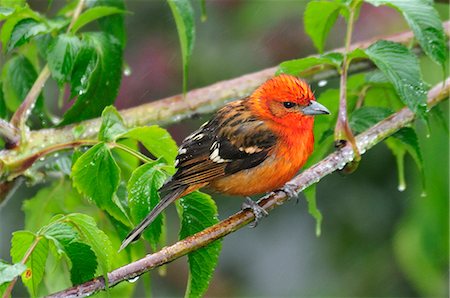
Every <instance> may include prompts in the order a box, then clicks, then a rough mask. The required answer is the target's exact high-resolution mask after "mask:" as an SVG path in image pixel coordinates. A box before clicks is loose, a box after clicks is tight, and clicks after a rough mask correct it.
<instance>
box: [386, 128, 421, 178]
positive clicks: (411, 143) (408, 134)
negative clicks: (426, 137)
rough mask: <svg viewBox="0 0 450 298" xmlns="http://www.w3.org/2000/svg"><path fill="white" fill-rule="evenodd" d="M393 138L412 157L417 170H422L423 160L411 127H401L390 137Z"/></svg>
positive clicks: (415, 135)
mask: <svg viewBox="0 0 450 298" xmlns="http://www.w3.org/2000/svg"><path fill="white" fill-rule="evenodd" d="M392 136H393V137H394V138H396V139H398V140H399V141H401V142H402V143H403V144H404V145H405V146H406V149H407V150H408V152H409V154H411V156H412V157H413V159H414V161H415V162H416V165H417V167H418V168H419V170H421V171H422V170H423V158H422V151H421V150H420V145H419V139H418V138H417V134H416V132H415V131H414V129H413V128H411V127H403V128H401V129H400V130H399V131H397V132H396V133H395V134H393V135H392Z"/></svg>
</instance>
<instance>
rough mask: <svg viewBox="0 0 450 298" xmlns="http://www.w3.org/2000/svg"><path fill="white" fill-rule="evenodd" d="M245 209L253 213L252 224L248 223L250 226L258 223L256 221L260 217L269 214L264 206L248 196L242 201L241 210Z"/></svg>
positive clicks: (252, 226)
mask: <svg viewBox="0 0 450 298" xmlns="http://www.w3.org/2000/svg"><path fill="white" fill-rule="evenodd" d="M245 209H251V210H252V212H253V214H254V215H255V220H254V221H253V223H252V224H250V227H251V228H254V227H256V226H257V225H258V221H259V220H260V219H261V218H263V217H266V216H267V215H269V213H268V212H267V211H266V210H265V209H264V208H262V207H261V206H259V205H258V204H257V203H256V202H255V201H253V200H252V199H251V198H249V197H246V198H245V200H244V202H243V203H242V210H245Z"/></svg>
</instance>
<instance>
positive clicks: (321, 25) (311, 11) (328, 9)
mask: <svg viewBox="0 0 450 298" xmlns="http://www.w3.org/2000/svg"><path fill="white" fill-rule="evenodd" d="M342 7H343V6H342V4H341V3H339V2H337V1H335V2H329V1H311V2H309V3H308V5H307V6H306V10H305V14H304V24H305V31H306V33H307V34H308V35H309V37H310V38H311V39H312V41H313V43H314V45H315V46H316V48H317V50H318V51H319V53H322V52H323V48H324V45H325V40H326V39H327V36H328V33H330V30H331V28H332V27H333V25H334V23H335V22H336V20H337V17H338V16H339V12H340V10H341V8H342Z"/></svg>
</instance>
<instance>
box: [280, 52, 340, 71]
mask: <svg viewBox="0 0 450 298" xmlns="http://www.w3.org/2000/svg"><path fill="white" fill-rule="evenodd" d="M342 60H343V56H342V54H341V53H327V54H322V55H320V56H318V57H306V58H300V59H294V60H289V61H285V62H283V63H281V64H280V66H279V69H278V73H286V74H291V75H294V76H295V75H299V74H300V73H302V72H304V71H306V70H308V69H311V68H317V67H320V68H324V67H325V66H327V65H330V66H333V67H334V68H336V69H340V67H341V64H342Z"/></svg>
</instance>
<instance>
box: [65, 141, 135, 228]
mask: <svg viewBox="0 0 450 298" xmlns="http://www.w3.org/2000/svg"><path fill="white" fill-rule="evenodd" d="M93 177H95V179H93ZM72 178H73V185H74V186H75V187H76V188H77V189H78V191H79V192H80V193H82V194H84V195H86V196H88V197H89V198H90V199H91V200H92V201H93V202H95V203H96V204H97V205H98V206H99V207H100V208H101V209H103V210H105V211H107V212H108V213H109V214H111V215H112V216H114V218H116V219H117V220H119V221H121V222H123V223H125V224H126V223H127V222H128V219H127V216H126V214H125V213H124V211H123V210H122V208H120V206H119V205H118V204H117V203H116V202H114V200H113V196H114V193H115V192H116V190H117V188H118V187H119V182H120V169H119V166H118V165H117V163H116V162H115V160H114V159H113V157H112V154H111V151H110V149H109V148H108V146H107V145H106V144H105V143H99V144H97V145H95V146H94V147H92V148H91V149H89V150H88V151H87V152H86V153H84V154H83V155H82V156H80V158H78V159H77V161H76V162H75V164H74V165H73V168H72Z"/></svg>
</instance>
